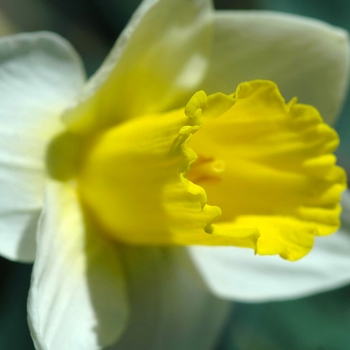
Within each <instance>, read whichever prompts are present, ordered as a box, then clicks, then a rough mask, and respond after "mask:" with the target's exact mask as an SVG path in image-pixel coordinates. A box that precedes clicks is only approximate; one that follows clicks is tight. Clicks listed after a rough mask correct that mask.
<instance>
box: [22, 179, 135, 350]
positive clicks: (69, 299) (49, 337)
mask: <svg viewBox="0 0 350 350" xmlns="http://www.w3.org/2000/svg"><path fill="white" fill-rule="evenodd" d="M86 228H87V229H86ZM37 240H38V242H37V243H38V248H37V255H36V258H35V264H34V270H33V276H32V283H31V287H30V294H29V300H28V314H29V325H30V329H31V333H32V337H33V340H34V343H35V346H36V349H38V350H46V349H49V350H56V349H57V350H62V349H65V350H77V349H79V350H85V349H86V350H91V349H100V348H102V347H104V346H107V345H110V344H112V343H114V342H115V341H116V340H117V339H118V337H119V336H120V334H121V333H122V331H123V330H124V327H125V324H126V319H127V311H128V307H127V300H126V292H125V284H124V283H125V281H124V275H123V271H122V268H121V265H120V260H119V258H118V255H117V250H116V249H115V246H114V244H113V243H111V242H110V241H109V240H107V239H105V238H104V237H103V236H102V235H100V234H99V233H97V232H95V231H93V230H92V229H89V225H87V224H86V222H85V220H84V217H83V214H82V211H81V208H80V205H79V202H78V199H77V196H76V191H75V190H74V189H73V188H72V187H71V186H69V185H62V184H60V183H55V182H50V183H49V184H48V185H47V191H46V198H45V203H44V209H43V215H42V217H41V220H40V223H39V230H38V238H37Z"/></svg>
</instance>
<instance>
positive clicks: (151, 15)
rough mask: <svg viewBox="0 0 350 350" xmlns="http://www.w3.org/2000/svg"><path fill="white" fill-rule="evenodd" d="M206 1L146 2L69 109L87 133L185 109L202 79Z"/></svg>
mask: <svg viewBox="0 0 350 350" xmlns="http://www.w3.org/2000/svg"><path fill="white" fill-rule="evenodd" d="M211 19H212V11H211V2H210V1H209V0H145V1H143V2H142V4H141V6H140V7H139V8H138V10H137V11H136V12H135V14H134V16H133V17H132V19H131V21H130V23H129V24H128V26H127V27H126V28H125V30H124V31H123V33H122V34H121V36H120V37H119V39H118V41H117V42H116V45H115V46H114V48H113V49H112V51H111V53H110V54H109V57H108V58H107V59H106V61H105V62H104V64H103V65H102V66H101V68H100V69H99V70H98V71H97V72H96V74H95V75H94V76H93V77H92V78H91V80H90V81H89V83H88V84H87V86H86V89H85V90H84V91H83V93H82V95H81V98H80V101H79V103H78V104H77V105H74V106H72V109H71V110H70V111H67V113H66V115H65V120H66V122H67V124H68V125H69V127H70V128H71V129H74V130H77V131H80V132H85V131H88V130H91V129H92V128H94V129H96V127H97V126H99V127H101V126H106V125H113V124H116V123H118V122H120V121H123V120H125V119H127V118H130V117H134V116H137V115H140V114H146V113H153V112H160V111H164V110H166V109H169V108H172V107H174V106H177V107H178V106H183V105H185V103H186V102H187V99H188V98H189V97H190V96H191V94H192V93H193V92H194V91H195V90H196V88H197V86H198V84H199V83H200V82H201V81H202V78H203V77H204V73H205V71H206V69H207V61H208V60H207V57H208V54H209V49H210V41H211V26H210V24H211Z"/></svg>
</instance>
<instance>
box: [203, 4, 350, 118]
mask: <svg viewBox="0 0 350 350" xmlns="http://www.w3.org/2000/svg"><path fill="white" fill-rule="evenodd" d="M215 23H216V32H215V40H214V48H213V56H212V61H211V65H210V70H209V72H208V77H207V80H206V81H205V83H204V84H203V86H202V88H203V89H204V90H205V91H206V92H207V93H212V92H217V91H222V92H226V93H231V92H233V91H234V90H235V88H236V86H237V85H238V84H239V83H241V82H243V81H247V80H254V79H270V80H273V81H275V82H276V83H277V84H278V85H279V87H280V90H281V91H282V95H283V96H284V97H285V98H286V99H287V100H289V99H291V98H292V97H294V96H297V97H298V98H299V101H300V102H301V103H306V104H311V105H314V106H315V107H317V108H318V109H319V111H320V112H321V114H322V116H323V118H324V119H325V120H326V121H327V122H328V123H331V122H333V121H334V120H335V117H336V115H337V113H338V112H339V109H340V107H341V104H342V102H343V99H344V96H345V92H346V87H347V84H348V80H349V41H348V36H347V33H346V32H345V31H344V30H342V29H339V28H336V27H332V26H330V25H328V24H326V23H323V22H321V21H317V20H313V19H308V18H303V17H299V16H294V15H288V14H280V13H274V12H263V11H260V12H258V11H247V12H244V11H237V12H229V11H225V12H217V14H216V19H215Z"/></svg>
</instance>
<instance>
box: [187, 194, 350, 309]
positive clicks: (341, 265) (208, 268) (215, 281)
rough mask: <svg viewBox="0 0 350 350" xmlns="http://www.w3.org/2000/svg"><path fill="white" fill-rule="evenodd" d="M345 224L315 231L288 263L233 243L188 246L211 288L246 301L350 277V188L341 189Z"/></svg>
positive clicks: (281, 296) (302, 292)
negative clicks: (310, 243) (307, 247)
mask: <svg viewBox="0 0 350 350" xmlns="http://www.w3.org/2000/svg"><path fill="white" fill-rule="evenodd" d="M342 204H343V216H342V222H343V227H342V229H340V230H339V231H338V232H337V233H335V234H333V235H332V236H328V237H317V238H316V240H315V246H314V248H313V249H312V251H311V252H310V253H309V255H307V256H306V257H305V258H303V259H301V260H299V261H297V262H294V263H291V262H289V261H286V260H283V259H281V258H279V257H277V256H254V253H253V252H251V251H248V250H243V249H237V248H201V247H192V248H190V251H191V255H192V258H193V259H194V261H195V263H196V264H197V266H198V268H199V269H200V271H201V272H202V274H203V277H204V279H205V280H206V282H207V283H208V285H209V287H210V288H211V289H212V291H213V292H214V293H215V294H216V295H218V296H220V297H223V298H228V299H233V300H237V301H246V302H263V301H275V300H286V299H293V298H299V297H305V296H309V295H312V294H315V293H320V292H324V291H328V290H332V289H335V288H339V287H342V286H344V285H346V284H349V283H350V253H349V252H350V219H349V217H350V194H349V192H345V193H344V194H343V201H342Z"/></svg>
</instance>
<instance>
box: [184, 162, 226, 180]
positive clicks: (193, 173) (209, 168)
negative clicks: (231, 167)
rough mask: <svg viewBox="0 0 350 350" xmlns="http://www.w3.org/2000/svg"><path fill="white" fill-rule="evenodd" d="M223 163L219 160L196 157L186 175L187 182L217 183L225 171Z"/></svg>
mask: <svg viewBox="0 0 350 350" xmlns="http://www.w3.org/2000/svg"><path fill="white" fill-rule="evenodd" d="M225 166H226V165H225V162H224V161H223V160H221V159H215V158H204V157H198V159H197V161H196V162H195V163H194V164H192V167H191V170H190V172H189V174H188V178H189V180H191V181H192V182H194V183H196V184H198V183H203V182H217V181H220V180H221V176H220V175H221V174H222V173H223V172H224V171H225Z"/></svg>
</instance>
